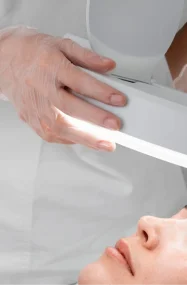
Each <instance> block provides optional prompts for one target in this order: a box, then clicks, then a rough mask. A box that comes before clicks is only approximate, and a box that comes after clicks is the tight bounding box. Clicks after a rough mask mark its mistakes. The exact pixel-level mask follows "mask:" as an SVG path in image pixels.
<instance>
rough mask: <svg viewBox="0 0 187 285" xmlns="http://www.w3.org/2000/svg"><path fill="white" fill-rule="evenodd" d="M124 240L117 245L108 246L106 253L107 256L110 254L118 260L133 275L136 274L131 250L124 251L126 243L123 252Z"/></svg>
mask: <svg viewBox="0 0 187 285" xmlns="http://www.w3.org/2000/svg"><path fill="white" fill-rule="evenodd" d="M121 244H122V242H121V241H119V242H118V243H117V244H116V246H115V247H108V248H107V249H106V254H107V256H109V257H110V258H112V259H115V260H117V261H118V262H119V263H121V264H122V265H123V266H124V267H125V268H126V269H127V270H128V271H129V273H130V274H131V275H134V272H133V270H132V264H131V261H130V258H129V257H130V251H129V250H128V252H129V253H128V252H127V250H125V251H126V253H124V245H123V252H122V250H121V249H122V246H121Z"/></svg>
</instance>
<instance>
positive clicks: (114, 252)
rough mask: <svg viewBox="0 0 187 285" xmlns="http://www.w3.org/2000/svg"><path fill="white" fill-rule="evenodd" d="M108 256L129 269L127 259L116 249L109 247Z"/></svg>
mask: <svg viewBox="0 0 187 285" xmlns="http://www.w3.org/2000/svg"><path fill="white" fill-rule="evenodd" d="M106 255H107V256H109V257H110V258H113V259H115V260H117V261H118V262H120V263H121V264H123V265H125V266H126V267H128V263H127V261H126V259H125V258H124V257H123V255H122V254H121V253H120V252H119V251H118V250H117V249H116V248H114V247H108V248H107V249H106Z"/></svg>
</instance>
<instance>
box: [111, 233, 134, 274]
mask: <svg viewBox="0 0 187 285" xmlns="http://www.w3.org/2000/svg"><path fill="white" fill-rule="evenodd" d="M115 248H116V249H117V250H118V251H119V252H120V253H121V255H122V256H123V257H124V258H125V260H126V262H127V263H128V266H129V268H130V271H131V273H132V275H133V276H134V268H133V264H132V258H131V252H130V248H129V245H128V243H127V242H126V241H125V240H123V239H121V240H119V241H118V242H117V244H116V245H115Z"/></svg>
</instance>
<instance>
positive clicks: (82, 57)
mask: <svg viewBox="0 0 187 285" xmlns="http://www.w3.org/2000/svg"><path fill="white" fill-rule="evenodd" d="M60 49H61V51H62V52H63V53H64V55H65V56H66V57H67V58H68V59H69V60H70V61H71V62H73V64H75V65H79V66H82V67H84V68H87V69H90V70H93V71H96V72H100V73H105V72H107V71H109V70H112V69H114V68H115V66H116V64H115V62H114V61H113V60H111V59H109V58H106V57H102V56H99V55H98V54H96V53H95V52H93V51H91V50H89V49H86V48H83V47H81V46H80V45H78V44H77V43H75V42H74V41H72V40H70V39H64V40H62V41H61V43H60Z"/></svg>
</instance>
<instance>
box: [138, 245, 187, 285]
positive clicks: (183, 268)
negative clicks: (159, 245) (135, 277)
mask: <svg viewBox="0 0 187 285" xmlns="http://www.w3.org/2000/svg"><path fill="white" fill-rule="evenodd" d="M151 259H152V261H151V262H150V261H149V266H148V267H147V272H145V275H144V278H145V279H144V278H143V279H144V282H145V283H146V284H148V283H157V284H158V283H159V284H187V255H186V254H184V252H183V251H180V250H178V249H176V248H174V247H172V246H171V244H170V245H169V246H168V247H165V248H164V250H163V251H162V253H160V252H159V253H158V254H157V255H153V256H152V258H151Z"/></svg>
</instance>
